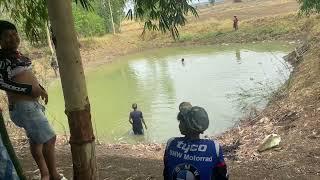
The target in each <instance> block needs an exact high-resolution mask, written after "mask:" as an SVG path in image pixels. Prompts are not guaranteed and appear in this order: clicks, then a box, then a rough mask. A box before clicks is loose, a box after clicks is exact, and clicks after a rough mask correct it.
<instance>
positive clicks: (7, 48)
mask: <svg viewBox="0 0 320 180" xmlns="http://www.w3.org/2000/svg"><path fill="white" fill-rule="evenodd" d="M19 44H20V38H19V35H18V32H17V29H16V27H15V25H13V24H12V23H10V22H8V21H0V46H1V49H0V89H2V90H4V91H6V94H7V97H8V102H9V111H10V117H11V120H12V121H13V123H14V124H16V125H17V126H19V127H22V128H24V129H25V131H26V134H27V136H28V138H29V143H30V150H31V154H32V156H33V158H34V160H35V161H36V163H37V165H38V167H39V169H40V174H41V180H49V179H50V180H60V179H65V178H64V177H63V175H61V174H59V173H58V172H57V169H56V160H55V142H56V134H55V132H54V131H53V129H52V128H51V126H50V124H49V122H48V120H47V118H46V117H45V114H44V111H45V108H44V106H43V105H41V104H40V103H39V101H38V100H39V97H41V98H42V99H43V100H44V101H45V103H46V104H47V103H48V94H47V92H46V90H45V89H44V88H43V87H42V86H41V85H40V84H39V82H38V80H37V78H36V77H35V75H34V74H33V72H32V69H31V68H32V64H31V61H30V59H29V58H28V57H26V56H24V55H22V54H21V53H20V52H19V51H18V47H19Z"/></svg>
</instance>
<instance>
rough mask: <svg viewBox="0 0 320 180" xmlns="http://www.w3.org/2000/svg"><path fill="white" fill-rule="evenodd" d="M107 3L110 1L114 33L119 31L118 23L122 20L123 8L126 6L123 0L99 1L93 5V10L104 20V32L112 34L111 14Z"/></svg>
mask: <svg viewBox="0 0 320 180" xmlns="http://www.w3.org/2000/svg"><path fill="white" fill-rule="evenodd" d="M108 1H110V4H111V9H112V14H113V21H114V23H115V29H116V31H118V32H119V31H120V29H119V28H120V23H121V21H122V20H123V18H124V16H125V13H124V8H125V5H126V1H125V0H99V1H96V2H94V3H93V7H94V9H95V10H96V11H97V12H98V14H99V15H100V16H101V17H102V18H103V19H104V21H105V25H106V30H107V31H108V32H112V24H111V15H110V14H111V13H110V8H109V4H108Z"/></svg>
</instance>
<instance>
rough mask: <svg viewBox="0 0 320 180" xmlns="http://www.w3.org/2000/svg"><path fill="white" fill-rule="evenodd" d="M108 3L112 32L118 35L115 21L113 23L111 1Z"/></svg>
mask: <svg viewBox="0 0 320 180" xmlns="http://www.w3.org/2000/svg"><path fill="white" fill-rule="evenodd" d="M107 1H108V6H109V11H110V19H111V25H112V32H113V34H116V29H115V27H114V21H113V13H112V7H111V2H110V1H111V0H107Z"/></svg>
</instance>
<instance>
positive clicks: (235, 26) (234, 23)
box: [233, 16, 239, 31]
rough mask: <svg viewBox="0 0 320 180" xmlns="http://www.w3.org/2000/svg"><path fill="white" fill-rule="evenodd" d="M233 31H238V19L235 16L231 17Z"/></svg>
mask: <svg viewBox="0 0 320 180" xmlns="http://www.w3.org/2000/svg"><path fill="white" fill-rule="evenodd" d="M233 29H234V30H235V31H237V30H238V29H239V19H238V17H237V16H233Z"/></svg>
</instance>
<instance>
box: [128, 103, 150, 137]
mask: <svg viewBox="0 0 320 180" xmlns="http://www.w3.org/2000/svg"><path fill="white" fill-rule="evenodd" d="M132 109H133V111H131V112H130V115H129V123H130V124H131V125H132V130H133V133H134V134H135V135H143V134H144V130H143V126H142V123H143V124H144V127H145V128H146V129H148V128H147V125H146V123H145V122H144V119H143V115H142V112H141V111H139V110H138V105H137V104H136V103H134V104H132Z"/></svg>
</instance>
